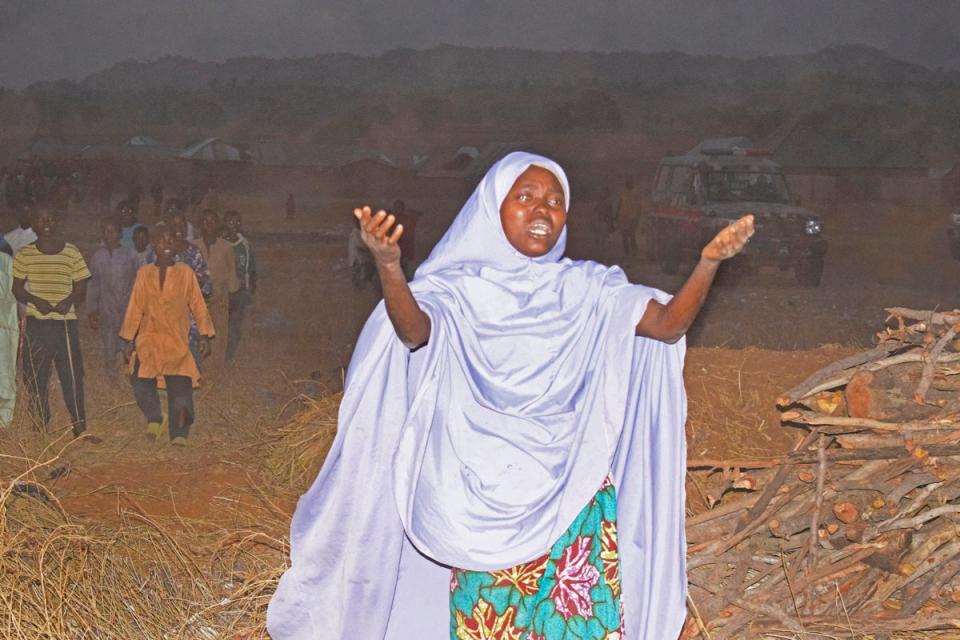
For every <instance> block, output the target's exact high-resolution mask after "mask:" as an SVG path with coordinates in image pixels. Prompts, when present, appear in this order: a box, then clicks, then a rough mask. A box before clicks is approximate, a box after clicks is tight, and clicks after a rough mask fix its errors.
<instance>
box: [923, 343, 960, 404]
mask: <svg viewBox="0 0 960 640" xmlns="http://www.w3.org/2000/svg"><path fill="white" fill-rule="evenodd" d="M956 329H957V327H956V326H951V327H950V329H948V330H947V332H946V333H944V334H943V335H942V336H940V339H939V340H937V342H936V344H934V345H933V348H932V349H930V353H929V354H925V356H926V357H925V358H924V362H923V374H922V375H921V376H920V384H918V385H917V390H916V392H915V393H914V394H913V400H914V402H916V403H917V404H923V403H925V402H926V401H927V391H928V390H929V389H930V383H931V382H933V374H934V372H935V371H936V368H937V361H938V360H939V359H940V353H941V352H942V351H943V348H944V347H945V346H947V343H949V342H950V341H952V340H953V339H954V338H955V337H956V335H957V331H956Z"/></svg>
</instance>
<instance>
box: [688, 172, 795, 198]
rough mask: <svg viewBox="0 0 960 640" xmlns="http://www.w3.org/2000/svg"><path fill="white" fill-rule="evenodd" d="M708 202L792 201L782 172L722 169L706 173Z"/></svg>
mask: <svg viewBox="0 0 960 640" xmlns="http://www.w3.org/2000/svg"><path fill="white" fill-rule="evenodd" d="M707 200H708V201H709V202H743V201H746V202H779V203H784V204H789V203H791V202H793V197H792V196H791V195H790V188H789V187H788V186H787V181H786V180H784V178H783V174H782V173H777V172H774V171H753V170H737V169H724V170H722V171H709V172H707Z"/></svg>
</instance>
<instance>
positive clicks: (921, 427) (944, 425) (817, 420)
mask: <svg viewBox="0 0 960 640" xmlns="http://www.w3.org/2000/svg"><path fill="white" fill-rule="evenodd" d="M780 421H781V422H784V423H790V424H802V425H807V426H813V427H819V426H826V427H844V428H855V429H856V428H859V429H870V430H872V431H881V432H885V433H912V432H916V431H942V432H945V433H946V432H951V431H960V423H957V422H954V421H952V420H950V421H945V420H937V421H920V422H887V421H884V420H874V419H872V418H853V417H846V416H827V415H823V414H820V413H814V412H812V411H801V410H799V409H790V410H788V411H784V412H783V413H781V414H780Z"/></svg>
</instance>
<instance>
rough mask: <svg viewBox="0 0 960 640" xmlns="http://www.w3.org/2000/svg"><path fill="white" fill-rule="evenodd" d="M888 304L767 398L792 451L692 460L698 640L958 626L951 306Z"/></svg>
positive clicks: (959, 445) (959, 498) (957, 429)
mask: <svg viewBox="0 0 960 640" xmlns="http://www.w3.org/2000/svg"><path fill="white" fill-rule="evenodd" d="M887 311H888V312H889V314H890V315H889V318H888V321H887V328H886V329H885V330H884V331H882V332H881V333H880V334H878V337H879V343H878V345H877V346H876V347H875V348H873V349H870V350H869V351H865V352H863V353H860V354H857V355H855V356H852V357H849V358H846V359H844V360H841V361H838V362H835V363H833V364H832V365H830V366H828V367H826V368H824V369H821V370H820V371H818V372H817V373H815V374H814V375H812V376H811V377H810V378H808V379H807V380H805V381H804V382H803V383H802V384H800V385H799V386H797V387H795V388H793V389H791V390H790V391H787V392H786V393H784V394H783V395H782V396H781V397H780V398H779V399H778V401H777V404H778V406H779V408H780V409H781V411H782V415H781V417H782V421H783V423H784V424H785V425H790V426H794V427H799V428H800V429H803V431H798V433H800V434H801V436H802V437H801V439H800V442H799V444H798V445H797V446H796V447H795V449H794V450H793V451H792V452H791V453H788V454H786V455H784V456H782V457H780V458H778V459H773V460H770V459H765V460H690V461H689V462H688V470H689V471H690V476H691V479H692V482H693V483H694V486H695V488H696V491H697V492H698V493H699V494H700V495H701V496H702V497H703V498H704V500H705V502H706V503H707V504H709V505H710V507H711V508H710V509H708V510H706V511H704V512H702V513H699V514H697V515H694V516H692V517H689V518H688V519H687V543H688V569H689V581H690V604H691V607H690V608H691V611H692V612H693V614H694V618H695V620H696V623H697V625H698V627H697V628H698V630H699V632H700V634H701V635H700V637H703V638H711V639H713V640H720V639H721V638H745V637H761V636H769V637H778V638H782V637H787V638H789V637H855V636H860V635H861V634H863V633H870V634H875V635H877V636H881V637H882V636H883V634H884V633H887V634H889V633H891V632H897V631H918V630H937V629H960V576H958V575H957V574H958V572H960V339H958V337H957V336H958V333H960V311H954V312H951V313H936V312H930V311H914V310H910V309H901V308H895V309H888V310H887ZM798 437H800V436H798ZM957 633H958V635H960V631H957ZM808 634H809V635H808Z"/></svg>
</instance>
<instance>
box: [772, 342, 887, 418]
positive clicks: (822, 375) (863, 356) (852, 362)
mask: <svg viewBox="0 0 960 640" xmlns="http://www.w3.org/2000/svg"><path fill="white" fill-rule="evenodd" d="M900 348H901V347H900V346H899V345H897V344H894V343H892V342H888V343H884V344H881V345H879V346H877V347H874V348H873V349H870V350H869V351H863V352H861V353H856V354H854V355H852V356H849V357H846V358H843V359H841V360H837V361H836V362H834V363H832V364H830V365H828V366H826V367H823V368H822V369H819V370H818V371H815V372H814V373H813V374H811V375H810V376H808V377H807V379H806V380H804V381H803V382H801V383H800V384H798V385H797V386H795V387H793V388H792V389H790V390H789V391H786V392H785V393H784V394H783V395H781V396H780V399H778V400H777V404H778V405H779V406H781V407H786V406H789V405H791V404H793V403H794V402H796V401H797V400H800V399H801V398H804V397H806V396H809V395H813V393H814V392H811V391H810V390H811V389H814V388H816V387H818V386H820V385H821V384H822V383H823V382H824V381H825V380H828V379H830V378H833V377H835V374H838V373H840V372H842V371H846V370H847V369H851V368H853V367H859V366H861V365H863V364H866V363H868V362H874V361H876V360H880V359H882V358H885V357H886V356H888V355H890V354H891V353H893V352H894V351H896V350H897V349H900Z"/></svg>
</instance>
